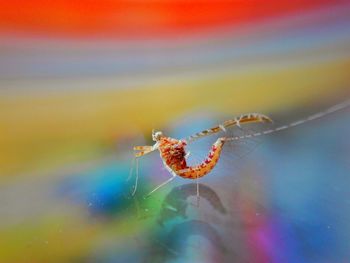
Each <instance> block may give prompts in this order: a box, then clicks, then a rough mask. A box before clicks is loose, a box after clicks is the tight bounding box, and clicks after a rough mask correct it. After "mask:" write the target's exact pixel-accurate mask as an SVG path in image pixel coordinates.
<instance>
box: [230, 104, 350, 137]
mask: <svg viewBox="0 0 350 263" xmlns="http://www.w3.org/2000/svg"><path fill="white" fill-rule="evenodd" d="M349 106H350V99H348V100H346V101H344V102H341V103H338V104H336V105H334V106H332V107H330V108H328V109H327V110H325V111H321V112H318V113H315V114H313V115H310V116H309V117H307V118H305V119H301V120H298V121H295V122H292V123H290V124H287V125H283V126H280V127H277V128H274V129H269V130H265V131H262V132H256V133H253V134H248V135H242V136H236V137H229V138H226V140H227V141H238V140H242V139H247V138H252V137H258V136H261V135H266V134H270V133H275V132H279V131H283V130H287V129H289V128H292V127H295V126H299V125H301V124H304V123H306V122H309V121H313V120H317V119H319V118H322V117H324V116H326V115H328V114H331V113H333V112H336V111H339V110H342V109H345V108H347V107H349Z"/></svg>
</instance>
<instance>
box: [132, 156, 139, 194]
mask: <svg viewBox="0 0 350 263" xmlns="http://www.w3.org/2000/svg"><path fill="white" fill-rule="evenodd" d="M135 162H136V178H135V184H134V190H133V191H132V193H131V196H134V195H135V193H136V190H137V184H138V181H139V158H136V160H135Z"/></svg>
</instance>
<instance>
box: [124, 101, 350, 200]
mask: <svg viewBox="0 0 350 263" xmlns="http://www.w3.org/2000/svg"><path fill="white" fill-rule="evenodd" d="M349 106H350V99H348V100H346V101H343V102H341V103H338V104H336V105H333V106H332V107H330V108H328V109H326V110H324V111H321V112H318V113H316V114H313V115H310V116H308V117H307V118H304V119H301V120H298V121H295V122H292V123H289V124H287V125H283V126H279V127H277V128H273V129H268V130H265V131H262V132H256V133H254V134H246V135H242V136H236V137H220V138H218V139H217V140H216V142H215V143H214V144H213V145H212V146H211V149H210V151H209V154H208V156H207V158H205V159H204V160H203V161H202V162H201V163H200V164H198V165H195V166H188V164H187V160H186V159H187V157H188V156H189V152H187V151H186V146H187V145H188V144H189V143H191V142H193V141H195V140H197V139H200V138H202V137H205V136H209V135H212V134H215V133H219V132H221V131H223V132H225V131H226V128H228V127H231V126H238V127H240V126H241V124H246V123H267V122H272V120H271V119H270V118H269V117H267V116H266V115H263V114H259V113H249V114H244V115H241V116H240V117H237V118H234V119H232V120H228V121H225V122H224V123H222V124H220V125H218V126H215V127H212V128H210V129H207V130H204V131H201V132H199V133H196V134H194V135H192V136H190V137H188V138H187V139H181V140H178V139H174V138H171V137H167V136H165V135H164V134H163V133H162V132H161V131H154V130H153V131H152V139H153V141H154V142H155V144H154V145H152V146H135V147H134V151H136V152H135V159H134V160H136V179H135V185H134V189H133V192H132V195H134V194H135V193H136V189H137V182H138V159H139V158H140V157H141V156H144V155H146V154H148V153H151V152H153V151H156V150H158V151H159V153H160V157H161V159H162V161H163V164H164V166H165V168H166V169H167V170H168V171H169V172H170V174H171V175H172V176H171V177H170V178H169V179H168V180H166V181H165V182H163V183H161V184H160V185H158V186H157V187H156V188H154V189H153V190H152V191H151V192H149V193H148V194H147V195H146V197H147V196H150V195H151V194H152V193H154V192H155V191H157V190H158V189H159V188H161V187H163V186H164V185H166V184H168V183H169V182H171V181H172V180H174V179H175V178H176V177H177V176H180V177H182V178H185V179H192V180H197V202H198V199H199V184H198V179H199V178H201V177H203V176H205V175H206V174H208V173H210V172H211V171H212V170H213V168H214V167H215V165H216V164H217V163H218V161H219V158H220V154H221V151H222V148H223V146H224V144H225V143H226V142H228V141H237V140H243V139H247V138H251V137H257V136H261V135H266V134H271V133H275V132H279V131H283V130H286V129H289V128H292V127H296V126H299V125H302V124H304V123H306V122H309V121H313V120H316V119H319V118H322V117H324V116H326V115H328V114H331V113H333V112H336V111H339V110H342V109H345V108H347V107H349ZM133 167H134V165H132V168H133ZM132 173H133V169H131V170H130V176H129V178H130V177H131V175H132Z"/></svg>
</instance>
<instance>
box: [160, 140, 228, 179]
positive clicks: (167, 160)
mask: <svg viewBox="0 0 350 263" xmlns="http://www.w3.org/2000/svg"><path fill="white" fill-rule="evenodd" d="M224 143H225V138H219V139H218V140H217V141H216V142H215V143H214V144H213V145H212V147H211V150H210V152H209V154H208V157H207V158H206V159H205V160H204V161H203V162H202V163H200V164H199V165H196V166H188V165H187V162H186V149H185V147H186V145H187V142H186V141H185V140H176V139H173V138H170V137H162V138H161V139H160V140H159V146H158V149H159V152H160V156H161V158H162V159H163V162H164V164H165V166H166V167H167V168H168V170H169V171H170V172H174V173H175V174H176V175H178V176H181V177H183V178H187V179H197V178H200V177H203V176H204V175H206V174H208V173H209V172H210V171H211V170H212V169H213V168H214V167H215V165H216V164H217V162H218V160H219V158H220V154H221V150H222V147H223V145H224Z"/></svg>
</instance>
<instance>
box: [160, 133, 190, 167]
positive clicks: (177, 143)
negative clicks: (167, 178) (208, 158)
mask: <svg viewBox="0 0 350 263" xmlns="http://www.w3.org/2000/svg"><path fill="white" fill-rule="evenodd" d="M185 146H186V142H185V141H182V140H176V139H173V138H162V139H161V141H160V143H159V151H160V156H161V157H162V159H163V161H164V162H165V163H166V164H167V165H168V166H169V167H171V168H172V170H181V169H184V168H186V167H187V164H186V159H185V156H186V149H185Z"/></svg>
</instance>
